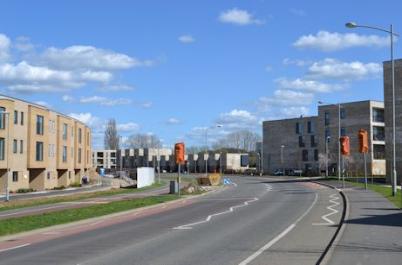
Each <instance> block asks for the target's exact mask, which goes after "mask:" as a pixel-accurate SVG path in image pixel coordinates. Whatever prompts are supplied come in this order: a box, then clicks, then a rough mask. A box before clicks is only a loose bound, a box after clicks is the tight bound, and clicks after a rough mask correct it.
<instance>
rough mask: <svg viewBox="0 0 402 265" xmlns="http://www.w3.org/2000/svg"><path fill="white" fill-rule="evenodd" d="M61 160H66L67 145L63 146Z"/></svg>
mask: <svg viewBox="0 0 402 265" xmlns="http://www.w3.org/2000/svg"><path fill="white" fill-rule="evenodd" d="M62 158H63V162H67V146H63V157H62Z"/></svg>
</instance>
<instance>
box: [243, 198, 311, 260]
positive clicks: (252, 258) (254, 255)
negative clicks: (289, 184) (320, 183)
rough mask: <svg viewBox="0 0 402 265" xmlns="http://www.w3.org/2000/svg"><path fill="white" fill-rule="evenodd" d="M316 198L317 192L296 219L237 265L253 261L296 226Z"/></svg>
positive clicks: (309, 209)
mask: <svg viewBox="0 0 402 265" xmlns="http://www.w3.org/2000/svg"><path fill="white" fill-rule="evenodd" d="M317 199H318V195H317V193H316V194H315V198H314V201H313V203H312V204H311V205H310V207H309V208H308V209H307V210H306V211H305V212H304V213H303V214H302V215H301V216H300V217H299V218H297V220H296V221H295V222H294V223H293V224H291V225H289V226H288V227H287V228H286V229H285V230H283V231H282V232H281V233H280V234H279V235H277V236H276V237H275V238H273V239H272V240H271V241H269V242H268V243H267V244H265V245H264V246H262V247H261V248H260V249H259V250H257V251H256V252H254V253H253V254H252V255H251V256H249V257H248V258H246V259H245V260H243V261H242V262H240V263H239V265H247V264H249V263H250V262H251V261H253V260H254V259H255V258H257V257H258V256H259V255H261V253H263V252H264V251H265V250H267V249H269V248H270V247H272V246H273V245H274V244H275V243H276V242H278V241H279V240H280V239H281V238H283V237H284V236H285V235H286V234H287V233H289V232H290V231H292V229H293V228H295V227H296V225H297V223H298V222H300V220H301V219H303V218H304V217H305V216H306V215H307V214H308V213H309V212H310V211H311V209H312V208H313V207H314V205H315V204H316V202H317Z"/></svg>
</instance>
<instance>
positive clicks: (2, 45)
mask: <svg viewBox="0 0 402 265" xmlns="http://www.w3.org/2000/svg"><path fill="white" fill-rule="evenodd" d="M10 45H11V41H10V39H9V38H8V37H7V36H6V35H4V34H0V61H2V60H6V59H8V57H9V55H10V54H9V50H10Z"/></svg>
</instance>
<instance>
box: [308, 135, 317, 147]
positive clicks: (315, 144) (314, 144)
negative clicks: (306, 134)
mask: <svg viewBox="0 0 402 265" xmlns="http://www.w3.org/2000/svg"><path fill="white" fill-rule="evenodd" d="M310 142H311V147H316V146H317V143H316V141H315V136H314V135H310Z"/></svg>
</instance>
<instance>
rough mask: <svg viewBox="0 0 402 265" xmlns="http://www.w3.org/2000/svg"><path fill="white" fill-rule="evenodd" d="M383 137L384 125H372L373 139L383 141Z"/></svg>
mask: <svg viewBox="0 0 402 265" xmlns="http://www.w3.org/2000/svg"><path fill="white" fill-rule="evenodd" d="M384 139H385V132H384V127H379V126H373V140H374V141H384Z"/></svg>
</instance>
